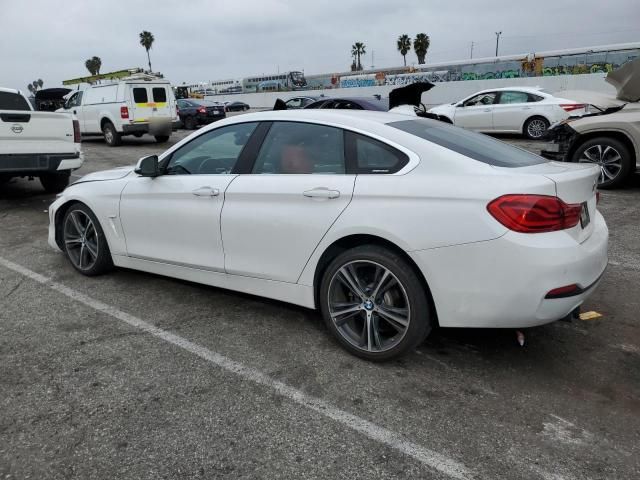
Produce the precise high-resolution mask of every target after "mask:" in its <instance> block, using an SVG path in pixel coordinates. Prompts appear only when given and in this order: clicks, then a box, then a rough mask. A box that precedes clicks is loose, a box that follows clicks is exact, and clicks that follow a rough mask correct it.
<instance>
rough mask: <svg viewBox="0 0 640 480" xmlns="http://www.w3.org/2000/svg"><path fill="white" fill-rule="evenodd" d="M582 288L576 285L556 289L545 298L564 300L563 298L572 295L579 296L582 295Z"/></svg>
mask: <svg viewBox="0 0 640 480" xmlns="http://www.w3.org/2000/svg"><path fill="white" fill-rule="evenodd" d="M581 292H582V291H581V290H580V287H578V285H576V284H575V283H572V284H571V285H565V286H564V287H558V288H554V289H553V290H550V291H549V293H547V294H546V295H545V297H544V298H563V297H571V296H572V295H577V294H579V293H581Z"/></svg>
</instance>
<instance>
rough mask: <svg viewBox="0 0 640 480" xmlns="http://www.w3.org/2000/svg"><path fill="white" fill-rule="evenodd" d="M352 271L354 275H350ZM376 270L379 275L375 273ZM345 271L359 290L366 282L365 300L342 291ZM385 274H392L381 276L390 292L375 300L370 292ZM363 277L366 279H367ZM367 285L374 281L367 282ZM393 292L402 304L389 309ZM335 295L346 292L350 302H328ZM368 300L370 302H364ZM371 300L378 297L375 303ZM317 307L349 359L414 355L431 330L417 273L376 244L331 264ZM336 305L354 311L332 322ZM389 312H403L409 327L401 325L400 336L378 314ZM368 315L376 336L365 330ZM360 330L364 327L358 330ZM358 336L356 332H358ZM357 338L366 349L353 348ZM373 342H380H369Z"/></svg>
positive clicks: (341, 255) (430, 310)
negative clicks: (348, 354)
mask: <svg viewBox="0 0 640 480" xmlns="http://www.w3.org/2000/svg"><path fill="white" fill-rule="evenodd" d="M354 268H355V270H353V269H354ZM379 268H381V270H378V269H379ZM349 269H351V270H349ZM345 270H347V271H350V272H351V273H353V272H354V271H355V272H356V273H357V272H358V271H359V272H360V273H359V274H357V275H356V277H357V278H359V279H360V280H359V285H360V286H363V285H364V284H363V283H362V282H363V281H366V286H364V288H363V289H362V292H363V293H364V296H362V297H361V298H358V297H357V296H356V295H355V294H354V290H353V289H350V288H348V287H346V285H347V284H346V283H345V282H344V281H343V280H341V278H343V279H344V278H346V277H344V276H342V277H341V275H343V273H342V272H344V271H345ZM383 271H387V272H389V273H390V274H391V275H388V274H386V273H385V274H384V275H385V276H386V277H387V278H388V280H387V282H386V283H387V284H390V285H393V287H387V288H385V289H384V290H383V291H382V295H380V294H378V295H376V292H375V291H374V290H376V289H375V285H376V283H377V281H378V280H379V279H380V278H385V277H383V276H382V272H383ZM374 272H375V273H374ZM367 274H369V275H368V278H367ZM376 277H377V280H376ZM369 280H372V281H371V282H369ZM380 284H385V282H384V281H382V282H380ZM394 291H395V292H399V295H398V296H399V297H400V302H399V303H396V304H394V305H391V303H394V302H393V300H387V295H390V296H391V294H393V292H394ZM336 292H338V293H344V292H347V297H348V298H342V299H339V300H340V301H339V303H336V302H334V301H332V299H334V300H335V299H336V297H335V296H334V295H335V294H336ZM369 295H371V297H368V296H369ZM374 296H375V297H376V298H373V297H374ZM361 301H362V303H361ZM319 304H320V311H321V312H322V316H323V318H324V321H325V323H326V325H327V328H328V329H329V330H330V331H331V333H332V334H333V335H334V337H336V339H337V340H338V342H339V343H340V344H341V345H342V346H343V347H344V348H345V349H346V350H347V351H349V352H350V353H352V354H353V355H356V356H358V357H361V358H364V359H367V360H373V361H385V360H389V359H392V358H396V357H399V356H401V355H404V354H406V353H408V352H410V351H412V350H413V349H414V348H415V347H416V346H417V345H418V344H420V343H421V342H422V341H424V339H425V338H426V337H427V335H428V334H429V333H430V332H431V329H432V325H433V322H432V314H431V312H432V309H431V308H430V302H429V298H428V296H427V292H426V291H425V288H424V286H423V284H422V282H421V281H420V279H419V277H418V274H417V273H416V272H415V271H414V269H413V268H412V266H411V265H409V264H408V263H407V261H406V260H404V259H403V258H402V257H401V256H400V255H398V254H397V253H395V252H393V251H392V250H389V249H386V248H383V247H380V246H377V245H363V246H360V247H356V248H353V249H350V250H347V251H345V252H343V253H341V254H340V255H338V256H337V257H336V258H335V259H334V260H333V261H332V262H331V263H330V264H329V266H328V267H327V269H326V271H325V272H324V274H323V276H322V280H321V284H320V292H319ZM339 304H340V308H345V307H347V308H349V309H350V310H351V309H354V308H355V309H357V310H358V311H357V312H355V313H349V314H347V315H346V316H342V318H341V319H337V320H334V318H333V316H336V317H337V315H336V312H335V311H333V313H332V308H334V307H336V306H337V305H339ZM356 304H360V305H356ZM367 304H368V305H367ZM397 305H399V307H398V306H397ZM367 310H368V312H367ZM392 310H393V312H400V311H401V310H402V311H404V312H406V319H407V320H408V322H407V323H408V325H407V326H404V327H402V326H401V328H403V329H404V331H403V332H400V331H399V330H397V327H393V328H391V326H392V325H393V322H389V321H388V320H385V317H383V316H382V315H381V313H379V312H381V311H385V313H389V312H391V311H392ZM332 315H333V316H332ZM369 315H371V318H372V320H371V322H370V323H369V324H371V325H376V326H375V327H374V330H376V331H377V332H376V334H377V335H376V334H372V336H371V337H370V335H369V333H368V331H367V329H366V327H365V325H366V324H367V320H366V319H367V318H369ZM376 315H377V316H376ZM345 318H349V320H347V321H344V319H345ZM341 320H342V324H341V325H340V326H338V325H337V323H336V322H338V323H340V321H341ZM360 325H362V327H361V331H360ZM397 325H400V324H397ZM358 331H360V333H357V332H358ZM365 332H367V333H365ZM356 336H360V338H359V339H358V342H364V337H365V336H366V337H367V339H368V345H364V343H360V346H358V345H356V343H357V342H356V338H355V337H356ZM374 338H376V339H378V341H377V342H376V340H373V339H374ZM380 339H382V341H380ZM385 341H387V342H388V343H387V345H386V346H384V342H385ZM376 344H377V345H376ZM378 345H379V346H380V348H378ZM372 347H373V348H372Z"/></svg>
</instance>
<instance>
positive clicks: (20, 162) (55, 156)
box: [0, 88, 84, 193]
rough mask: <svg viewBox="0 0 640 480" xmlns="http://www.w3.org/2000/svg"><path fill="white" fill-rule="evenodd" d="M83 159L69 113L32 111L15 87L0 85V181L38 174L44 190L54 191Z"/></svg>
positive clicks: (75, 123) (72, 119) (77, 135)
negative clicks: (2, 86)
mask: <svg viewBox="0 0 640 480" xmlns="http://www.w3.org/2000/svg"><path fill="white" fill-rule="evenodd" d="M83 160H84V157H83V155H82V150H81V148H80V126H79V125H78V121H77V120H75V119H74V118H73V116H72V115H70V114H60V113H55V112H38V111H34V110H33V107H32V106H31V103H30V102H29V100H27V98H26V97H25V96H24V95H23V94H22V93H21V92H20V91H19V90H13V89H10V88H0V185H1V184H3V183H6V182H8V181H9V180H11V179H12V178H13V177H28V178H34V177H39V178H40V183H42V186H43V187H44V189H45V190H46V191H47V192H49V193H58V192H61V191H62V190H64V189H65V187H66V186H67V185H68V183H69V176H70V175H71V172H72V171H73V170H76V169H77V168H80V166H81V165H82V162H83Z"/></svg>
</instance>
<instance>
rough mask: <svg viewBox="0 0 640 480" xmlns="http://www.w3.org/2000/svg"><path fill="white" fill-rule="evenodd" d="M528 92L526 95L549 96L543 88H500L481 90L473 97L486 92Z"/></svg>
mask: <svg viewBox="0 0 640 480" xmlns="http://www.w3.org/2000/svg"><path fill="white" fill-rule="evenodd" d="M505 91H509V92H526V93H535V94H538V95H539V94H542V95H549V94H548V93H546V92H544V91H543V90H542V87H500V88H487V89H485V90H480V91H479V92H476V93H474V94H473V95H476V94H479V93H485V92H505Z"/></svg>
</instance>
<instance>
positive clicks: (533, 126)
mask: <svg viewBox="0 0 640 480" xmlns="http://www.w3.org/2000/svg"><path fill="white" fill-rule="evenodd" d="M546 131H547V124H546V122H545V121H544V120H542V119H540V118H534V119H533V120H531V121H530V122H529V125H528V126H527V133H528V134H529V136H530V137H531V138H541V137H542V136H543V135H544V132H546Z"/></svg>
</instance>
